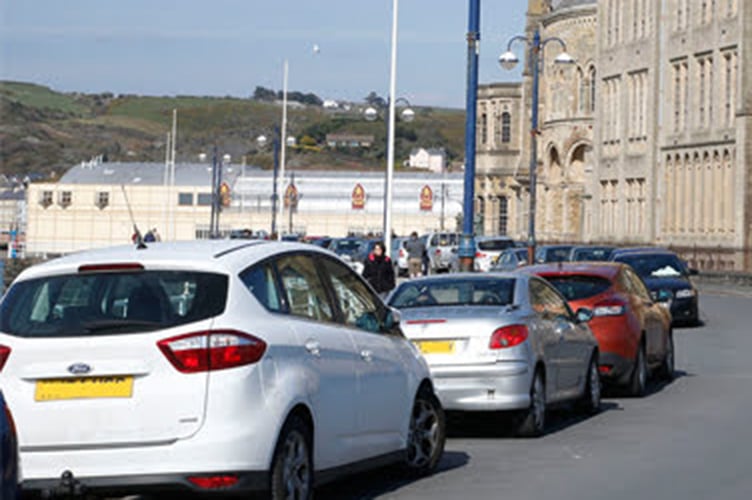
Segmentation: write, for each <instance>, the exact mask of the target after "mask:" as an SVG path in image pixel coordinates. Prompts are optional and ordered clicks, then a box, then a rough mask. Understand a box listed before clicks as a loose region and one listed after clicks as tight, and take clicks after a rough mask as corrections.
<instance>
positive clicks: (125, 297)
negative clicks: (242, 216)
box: [0, 240, 445, 499]
mask: <svg viewBox="0 0 752 500" xmlns="http://www.w3.org/2000/svg"><path fill="white" fill-rule="evenodd" d="M398 322H399V313H398V312H396V311H393V310H390V309H389V308H388V307H386V306H385V305H384V304H383V302H381V300H380V299H379V298H378V297H377V295H376V294H375V293H374V292H373V291H372V290H371V288H370V287H369V286H368V285H367V284H366V283H365V282H364V281H363V280H362V279H361V278H360V277H359V276H357V274H356V273H355V272H353V271H352V270H351V269H350V268H349V267H348V266H347V265H346V264H344V263H343V262H342V261H341V260H340V259H338V258H337V257H336V256H334V255H332V254H331V253H330V252H327V251H325V250H321V249H318V248H316V247H313V246H311V245H305V244H299V243H277V242H262V241H251V242H248V241H242V240H221V241H220V240H215V241H203V242H183V243H154V244H151V245H149V246H148V248H143V249H137V248H136V247H135V246H133V247H131V246H128V247H116V248H111V249H103V250H95V251H88V252H82V253H77V254H73V255H70V256H67V257H63V258H60V259H57V260H53V261H50V262H47V263H45V264H41V265H39V266H35V267H32V268H29V269H27V270H25V271H24V272H23V273H22V274H21V275H19V277H18V278H17V279H16V281H15V282H14V284H13V285H12V286H11V287H10V289H9V290H8V292H7V294H6V295H5V297H4V299H3V300H2V302H0V386H2V388H3V391H4V393H5V397H6V399H7V400H8V402H9V403H10V405H11V406H12V408H13V411H14V414H15V417H16V421H17V422H18V423H19V428H18V431H19V441H20V450H21V461H22V475H23V483H22V485H23V488H24V489H25V490H31V491H33V492H41V493H43V494H53V495H56V494H60V495H71V494H76V493H79V492H81V491H84V490H85V491H88V492H92V493H103V494H104V493H108V492H116V493H117V494H118V495H124V494H140V493H143V492H149V491H152V490H156V491H162V490H165V489H167V490H175V491H177V492H178V493H180V492H194V493H196V492H199V493H200V492H206V493H226V494H235V493H245V492H246V491H256V490H266V491H270V492H271V497H272V498H301V499H303V498H310V497H311V495H312V493H313V488H314V484H318V483H320V482H322V481H325V480H327V479H331V478H333V477H335V476H337V475H339V474H341V473H343V472H344V471H347V470H352V469H351V467H349V466H351V465H354V464H357V466H358V467H359V468H360V467H361V466H363V465H366V466H367V465H383V464H384V463H388V462H395V461H396V462H401V463H403V464H404V468H405V470H407V471H409V472H411V473H415V474H425V473H429V472H431V471H432V470H433V469H434V468H435V467H436V465H437V463H438V461H439V459H440V457H441V455H442V451H443V446H444V436H445V432H444V415H443V410H442V408H441V405H440V403H439V401H438V399H437V398H436V396H435V395H434V391H433V385H432V381H431V379H430V375H429V370H428V368H427V366H426V363H425V361H424V359H423V357H422V356H421V355H420V354H419V353H418V351H417V350H416V348H415V347H414V346H413V345H412V344H411V343H410V342H408V341H407V340H406V338H405V337H404V335H403V333H402V331H401V330H400V327H399V324H398ZM314 481H315V482H314Z"/></svg>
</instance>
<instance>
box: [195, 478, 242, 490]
mask: <svg viewBox="0 0 752 500" xmlns="http://www.w3.org/2000/svg"><path fill="white" fill-rule="evenodd" d="M188 481H190V482H191V483H193V484H194V485H196V486H198V487H199V488H201V489H204V490H216V489H218V488H229V487H230V486H235V485H236V484H237V483H238V476H235V475H232V474H227V475H223V476H191V477H189V478H188Z"/></svg>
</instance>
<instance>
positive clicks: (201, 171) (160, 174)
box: [59, 163, 257, 186]
mask: <svg viewBox="0 0 752 500" xmlns="http://www.w3.org/2000/svg"><path fill="white" fill-rule="evenodd" d="M241 169H242V167H241V166H240V165H226V166H224V168H223V170H222V179H223V180H224V181H227V182H228V183H229V184H232V183H233V182H235V178H237V177H238V175H240V172H241ZM245 169H246V171H247V172H249V171H251V170H254V169H257V167H245ZM165 172H166V169H165V165H164V163H82V164H79V165H76V166H75V167H72V168H70V169H69V170H68V171H67V172H66V173H65V174H64V175H63V176H62V177H61V178H60V181H59V182H60V183H61V184H129V185H133V184H136V185H146V186H155V185H161V184H164V182H165ZM211 178H212V167H211V165H210V164H206V163H178V164H176V165H175V185H177V186H202V185H209V184H211Z"/></svg>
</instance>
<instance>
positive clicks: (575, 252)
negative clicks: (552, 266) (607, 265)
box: [568, 245, 615, 262]
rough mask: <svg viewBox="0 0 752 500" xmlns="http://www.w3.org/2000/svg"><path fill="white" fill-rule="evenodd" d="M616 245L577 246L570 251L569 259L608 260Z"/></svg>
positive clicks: (582, 260) (583, 260)
mask: <svg viewBox="0 0 752 500" xmlns="http://www.w3.org/2000/svg"><path fill="white" fill-rule="evenodd" d="M614 249H615V247H609V246H596V245H587V246H577V247H572V251H571V252H570V253H569V259H568V260H570V261H572V262H588V261H602V262H605V261H608V260H610V258H611V254H612V253H613V251H614Z"/></svg>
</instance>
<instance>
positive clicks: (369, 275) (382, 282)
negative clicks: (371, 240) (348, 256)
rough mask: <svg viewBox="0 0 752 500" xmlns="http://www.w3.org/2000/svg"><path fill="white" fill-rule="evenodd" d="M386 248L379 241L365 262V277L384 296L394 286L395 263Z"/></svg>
mask: <svg viewBox="0 0 752 500" xmlns="http://www.w3.org/2000/svg"><path fill="white" fill-rule="evenodd" d="M385 250H386V249H385V248H384V244H383V243H382V242H380V241H379V242H378V243H376V244H375V245H374V246H373V250H372V251H371V253H369V254H368V257H366V260H365V261H364V262H363V277H364V278H365V279H366V280H367V281H368V282H369V283H370V284H371V286H372V287H373V289H374V290H376V292H377V293H378V294H379V295H380V296H381V297H382V298H383V297H385V296H386V294H387V293H389V292H390V291H391V290H392V289H393V288H394V265H393V264H392V260H391V259H390V258H389V257H388V256H387V255H386V251H385Z"/></svg>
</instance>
